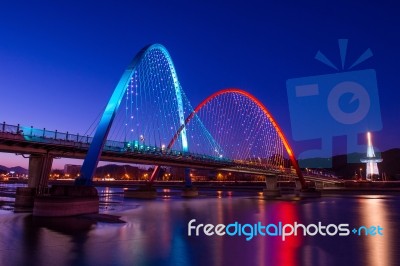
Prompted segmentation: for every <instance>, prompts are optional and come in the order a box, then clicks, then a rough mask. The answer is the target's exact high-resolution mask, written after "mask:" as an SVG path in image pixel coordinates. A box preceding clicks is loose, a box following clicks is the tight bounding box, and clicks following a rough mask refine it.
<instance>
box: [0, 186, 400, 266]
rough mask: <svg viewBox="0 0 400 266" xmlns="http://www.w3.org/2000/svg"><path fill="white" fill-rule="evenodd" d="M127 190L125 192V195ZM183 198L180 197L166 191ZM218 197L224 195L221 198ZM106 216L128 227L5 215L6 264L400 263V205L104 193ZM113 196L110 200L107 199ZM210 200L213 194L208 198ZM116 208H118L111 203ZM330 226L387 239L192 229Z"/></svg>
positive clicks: (2, 249) (0, 236) (1, 255)
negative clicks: (249, 235) (192, 231)
mask: <svg viewBox="0 0 400 266" xmlns="http://www.w3.org/2000/svg"><path fill="white" fill-rule="evenodd" d="M121 191H122V189H121ZM162 192H164V193H175V191H162ZM218 193H220V194H221V197H217V196H216V195H218ZM102 195H105V196H104V199H105V200H104V201H105V202H106V201H107V204H112V203H113V202H114V203H115V202H118V204H119V205H118V206H120V208H115V209H114V210H110V209H107V210H102V212H106V213H109V214H114V215H118V216H121V218H120V219H121V220H123V221H125V222H126V223H121V224H114V223H106V222H103V221H94V220H93V219H87V218H82V217H80V218H78V217H74V218H71V219H69V218H68V219H65V218H62V219H48V218H40V219H39V218H33V217H32V216H31V215H29V214H13V213H0V265H49V262H50V265H285V266H295V265H354V266H357V265H398V263H399V259H398V258H397V257H398V256H397V251H398V249H399V248H400V247H399V242H398V239H399V237H400V233H399V231H398V230H397V227H398V226H399V220H400V219H399V218H400V216H399V214H398V212H397V210H398V207H399V203H400V199H399V198H394V197H389V198H375V199H374V198H366V197H362V198H358V197H354V198H321V199H312V200H298V201H280V200H271V201H268V200H264V199H262V198H261V197H260V195H258V194H257V193H254V195H253V196H245V197H238V196H236V192H233V193H232V194H231V195H230V196H229V195H228V192H227V191H220V192H218V191H209V192H208V193H204V194H203V196H201V197H199V198H197V199H190V200H185V199H182V198H180V197H175V196H174V197H171V198H169V199H168V200H164V199H163V197H159V198H157V199H156V200H153V201H136V200H132V199H130V200H124V199H123V198H121V195H120V194H119V190H113V189H110V190H104V191H103V192H102ZM106 195H108V196H106ZM205 195H210V196H205ZM110 206H111V205H110ZM192 219H196V224H200V223H203V224H207V223H211V224H214V225H217V224H229V223H234V222H239V223H241V224H245V223H249V224H255V223H257V222H259V221H260V222H262V223H263V224H264V225H265V224H268V223H275V224H277V223H279V222H282V223H290V224H293V223H294V222H298V223H304V224H310V223H318V222H322V223H323V224H330V223H335V224H339V223H349V224H350V225H352V226H360V225H366V226H370V225H377V224H379V225H381V226H382V227H384V233H385V235H384V237H366V236H360V237H359V236H356V235H350V236H348V237H339V236H335V237H328V236H314V237H311V236H302V235H298V236H289V237H287V238H286V240H285V241H282V239H281V238H280V237H279V236H277V237H272V236H259V235H258V236H255V237H254V238H253V239H252V240H250V241H246V237H244V236H233V237H230V236H227V235H225V236H216V235H213V236H206V235H204V234H202V235H200V236H191V237H189V236H188V234H187V229H188V228H187V224H188V222H189V221H190V220H192Z"/></svg>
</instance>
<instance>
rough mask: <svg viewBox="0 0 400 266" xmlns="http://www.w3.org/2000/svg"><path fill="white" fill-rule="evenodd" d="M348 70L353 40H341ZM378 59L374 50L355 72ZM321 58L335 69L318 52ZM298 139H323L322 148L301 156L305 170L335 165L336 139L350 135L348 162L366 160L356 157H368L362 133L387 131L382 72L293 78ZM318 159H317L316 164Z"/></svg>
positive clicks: (290, 94)
mask: <svg viewBox="0 0 400 266" xmlns="http://www.w3.org/2000/svg"><path fill="white" fill-rule="evenodd" d="M339 47H340V53H341V56H342V68H343V69H344V63H345V62H344V61H345V54H346V49H347V40H339ZM371 56H372V52H371V51H370V49H368V50H367V51H366V52H365V53H364V54H362V56H360V58H359V59H358V60H357V61H356V62H355V63H354V64H353V65H352V66H351V67H350V68H349V69H351V68H352V67H354V66H356V65H358V64H359V63H361V62H363V61H364V60H366V59H368V58H369V57H371ZM316 59H318V60H320V61H321V62H323V63H325V64H326V65H328V66H330V67H333V68H335V69H336V70H337V67H336V66H335V65H333V64H332V63H331V62H330V61H329V59H327V58H326V57H325V56H324V55H323V54H322V53H321V52H318V53H317V55H316ZM286 87H287V93H288V101H289V111H290V118H291V126H292V135H293V139H294V140H296V141H305V140H316V139H317V140H320V142H321V146H320V147H319V148H317V149H313V150H308V151H305V152H303V153H301V154H300V155H299V162H300V166H301V167H309V168H329V167H332V160H331V158H332V155H333V153H332V142H333V137H335V136H346V137H347V154H348V162H360V161H359V158H358V157H357V156H349V155H350V154H353V155H354V154H355V153H365V152H366V147H365V146H363V145H358V134H361V133H365V132H367V131H379V130H381V129H382V121H381V114H380V105H379V93H378V87H377V81H376V73H375V70H373V69H366V70H357V71H345V72H339V73H334V74H326V75H319V76H309V77H302V78H295V79H289V80H287V82H286ZM313 159H314V160H313Z"/></svg>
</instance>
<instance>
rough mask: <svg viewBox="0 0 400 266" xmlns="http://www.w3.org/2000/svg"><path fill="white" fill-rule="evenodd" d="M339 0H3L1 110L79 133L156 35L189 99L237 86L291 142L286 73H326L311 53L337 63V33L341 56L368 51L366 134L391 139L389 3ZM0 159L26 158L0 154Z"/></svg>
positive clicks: (395, 19) (399, 40)
mask: <svg viewBox="0 0 400 266" xmlns="http://www.w3.org/2000/svg"><path fill="white" fill-rule="evenodd" d="M348 2H349V1H310V2H305V1H292V2H290V1H241V2H239V1H25V2H22V1H2V2H1V3H0V97H1V102H0V121H1V122H3V121H5V122H6V123H8V124H18V123H19V124H22V125H27V126H31V125H32V126H34V127H37V128H43V127H45V128H47V129H49V130H55V129H57V130H59V131H69V132H71V133H84V132H86V130H87V129H88V128H89V126H90V124H91V123H92V122H93V120H94V119H95V118H96V117H97V115H98V114H99V112H100V111H101V109H102V108H104V106H105V103H106V102H107V101H108V98H109V97H110V95H111V93H112V91H113V89H114V87H115V85H116V83H117V82H118V80H119V78H120V76H121V75H122V72H123V71H124V68H125V67H126V66H127V65H128V64H129V63H130V61H131V59H132V58H133V57H134V56H135V54H136V53H137V52H138V51H139V50H140V49H141V48H142V47H143V46H145V45H147V44H151V43H161V44H163V45H164V46H165V47H166V48H167V49H168V51H169V52H170V54H171V56H172V59H173V61H174V63H175V67H176V69H177V73H178V76H179V79H180V82H181V85H182V87H183V90H184V91H185V93H186V95H187V96H188V98H189V99H190V100H191V103H192V105H193V106H196V105H197V104H198V103H199V102H200V101H201V100H202V99H204V98H205V97H207V96H208V95H210V94H211V93H213V92H215V91H217V90H220V89H223V88H227V87H238V88H241V89H244V90H247V91H249V92H250V93H252V94H254V95H255V96H256V97H258V98H259V99H260V100H261V101H262V102H263V103H264V104H265V105H266V106H267V107H268V108H269V110H270V111H271V113H272V114H273V115H274V116H275V118H276V120H277V121H278V123H280V125H281V127H282V128H283V130H284V132H285V133H286V135H287V136H288V138H289V141H290V142H291V143H292V145H293V147H294V149H295V151H296V152H298V151H300V150H301V149H302V145H301V143H297V142H295V141H294V140H293V138H292V133H291V124H290V115H289V108H288V98H287V91H286V80H288V79H291V78H298V77H307V76H315V75H323V74H333V73H337V72H338V71H337V70H334V69H332V68H330V67H328V66H326V65H324V64H322V63H321V62H319V61H317V60H315V59H314V56H315V54H316V52H317V51H318V50H321V52H323V53H324V54H325V55H326V56H327V57H328V58H329V59H330V60H331V61H332V62H333V63H334V64H336V65H340V56H339V49H338V41H337V40H338V39H340V38H345V39H349V43H348V51H347V62H348V64H350V63H352V62H354V61H355V60H356V59H357V58H358V56H360V55H361V54H362V53H363V52H364V51H365V50H366V49H367V48H370V49H371V51H372V52H373V54H374V56H373V57H371V58H370V59H368V60H367V61H365V62H363V63H362V64H360V65H359V66H357V67H355V69H357V70H362V69H375V70H376V74H377V85H378V90H379V97H380V106H381V113H382V125H383V129H382V131H380V132H379V133H374V145H375V146H377V148H378V149H380V150H382V151H384V150H387V149H390V148H398V147H400V140H399V138H398V135H399V129H400V126H399V125H400V115H399V114H400V112H399V106H398V102H399V99H400V90H399V88H398V83H399V80H400V75H399V74H400V73H399V65H400V52H399V49H400V34H399V26H400V16H399V14H400V4H398V3H397V2H396V1H391V2H389V1H376V3H364V2H365V1H359V3H356V2H357V1H355V2H354V3H348ZM11 160H13V161H11ZM63 164H64V163H63V162H61V161H60V160H57V163H55V164H54V166H55V167H58V166H59V167H62V165H63ZM0 165H7V166H14V165H22V166H26V161H24V162H20V161H19V160H16V157H14V156H10V155H7V156H5V155H0Z"/></svg>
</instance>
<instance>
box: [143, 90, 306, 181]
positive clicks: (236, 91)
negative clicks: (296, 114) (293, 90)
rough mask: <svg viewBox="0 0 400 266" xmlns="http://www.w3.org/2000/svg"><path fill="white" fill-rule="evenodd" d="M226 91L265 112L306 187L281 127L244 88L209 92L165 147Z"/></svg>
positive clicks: (169, 146) (152, 176)
mask: <svg viewBox="0 0 400 266" xmlns="http://www.w3.org/2000/svg"><path fill="white" fill-rule="evenodd" d="M226 93H238V94H241V95H243V96H245V97H247V98H249V99H250V100H251V101H253V102H254V103H255V104H257V106H258V107H259V108H260V109H261V110H262V111H263V113H264V114H265V116H266V117H267V118H268V120H269V121H270V122H271V124H272V126H273V127H274V128H275V130H276V132H277V133H278V136H279V138H280V139H281V140H282V142H283V145H284V146H285V149H286V152H287V153H288V155H289V158H290V161H291V162H292V165H293V167H294V168H295V170H296V174H297V176H298V177H299V180H300V183H301V186H302V188H305V187H306V182H305V180H304V177H303V173H302V172H301V170H300V167H299V164H298V163H297V160H296V157H295V156H294V153H293V150H292V147H290V144H289V142H288V140H287V138H286V136H285V135H284V134H283V131H282V129H281V128H280V126H279V125H278V123H277V122H276V121H275V119H274V118H273V116H272V115H271V113H270V112H269V111H268V109H267V108H266V107H265V106H264V105H263V104H262V103H261V102H260V101H259V100H258V99H257V98H256V97H255V96H253V95H252V94H250V93H248V92H247V91H244V90H240V89H236V88H229V89H224V90H220V91H217V92H215V93H213V94H211V95H210V96H208V97H207V98H206V99H204V100H203V101H202V102H201V103H200V104H199V105H198V106H197V107H196V108H195V109H194V111H193V112H192V113H191V114H190V115H189V116H188V117H187V118H186V120H185V124H184V125H182V126H181V127H180V128H179V129H178V131H177V132H176V133H175V135H174V137H173V138H172V140H171V141H170V143H169V144H168V146H167V149H170V148H171V147H172V146H173V145H174V143H175V141H176V140H177V138H178V137H179V135H180V133H181V131H182V129H183V128H184V127H185V126H186V125H187V124H188V123H189V122H190V120H191V119H192V118H193V117H194V115H195V114H196V113H198V112H199V111H200V109H201V108H203V106H204V105H206V104H207V103H208V102H210V101H211V100H212V99H214V98H216V97H218V96H220V95H222V94H226ZM158 168H159V167H158V166H156V168H155V169H154V171H153V174H152V175H151V177H150V182H152V181H153V180H154V177H155V174H156V171H158Z"/></svg>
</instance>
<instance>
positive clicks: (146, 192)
mask: <svg viewBox="0 0 400 266" xmlns="http://www.w3.org/2000/svg"><path fill="white" fill-rule="evenodd" d="M124 198H131V199H155V198H157V190H156V189H155V188H154V187H152V186H147V185H146V186H141V187H139V188H137V189H126V190H124Z"/></svg>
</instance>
